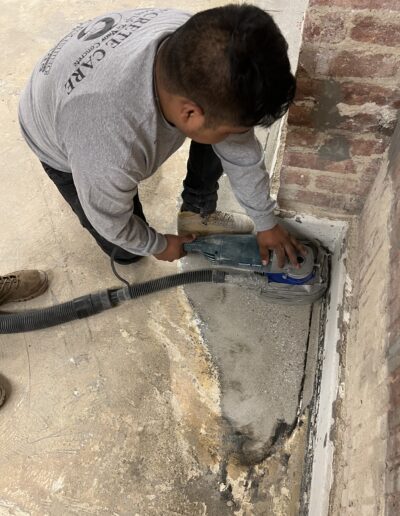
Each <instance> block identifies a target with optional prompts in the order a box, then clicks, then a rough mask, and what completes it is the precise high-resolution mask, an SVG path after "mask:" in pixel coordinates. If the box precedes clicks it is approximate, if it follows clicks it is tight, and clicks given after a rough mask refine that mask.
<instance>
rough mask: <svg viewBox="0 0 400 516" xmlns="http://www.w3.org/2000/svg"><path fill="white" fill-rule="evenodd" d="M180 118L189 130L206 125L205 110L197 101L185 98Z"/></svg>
mask: <svg viewBox="0 0 400 516" xmlns="http://www.w3.org/2000/svg"><path fill="white" fill-rule="evenodd" d="M179 118H180V121H181V123H182V124H183V125H184V126H185V127H187V128H188V129H189V130H191V131H193V130H197V129H199V128H201V127H203V125H204V121H205V118H204V111H203V109H202V108H201V107H200V106H198V105H197V104H196V103H195V102H193V101H191V100H187V99H183V100H182V102H181V106H180V111H179Z"/></svg>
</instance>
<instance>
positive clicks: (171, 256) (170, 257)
mask: <svg viewBox="0 0 400 516" xmlns="http://www.w3.org/2000/svg"><path fill="white" fill-rule="evenodd" d="M164 236H165V238H166V239H167V247H166V249H165V250H164V251H163V252H162V253H159V254H155V255H153V256H154V258H157V260H163V261H165V262H173V261H174V260H179V258H182V256H185V255H186V253H185V251H184V250H183V244H185V243H186V242H193V240H194V239H195V238H196V236H195V235H187V236H177V235H164Z"/></svg>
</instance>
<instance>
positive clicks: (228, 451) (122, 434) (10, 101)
mask: <svg viewBox="0 0 400 516" xmlns="http://www.w3.org/2000/svg"><path fill="white" fill-rule="evenodd" d="M262 3H263V2H259V4H262ZM264 3H266V2H264ZM153 4H154V3H153ZM156 4H157V5H161V6H166V5H167V2H157V3H156ZM220 4H222V2H175V3H174V5H176V6H177V7H182V6H184V7H185V8H186V9H188V10H189V9H191V8H193V6H195V8H197V9H200V8H206V7H210V6H213V5H220ZM268 4H270V6H272V3H271V2H268ZM275 4H277V2H275ZM298 4H299V5H300V4H301V2H300V1H299V2H298ZM303 4H304V2H303ZM134 5H135V6H138V7H140V6H143V5H149V4H148V3H147V4H146V3H145V2H134ZM132 6H133V4H132V2H130V3H128V2H114V1H111V0H110V1H108V2H107V1H101V2H83V0H72V1H70V2H68V5H66V4H65V2H62V1H61V0H57V1H53V2H50V1H49V0H48V1H46V0H30V1H28V0H24V1H23V2H15V1H11V0H6V1H5V2H3V9H2V11H1V13H0V24H1V26H2V27H3V28H4V30H3V31H2V33H1V34H0V42H1V46H2V54H1V56H0V60H1V70H2V78H1V81H0V94H1V103H0V119H1V123H2V131H1V134H2V143H1V158H0V159H1V172H0V174H1V184H2V188H1V189H0V220H1V222H2V244H1V247H0V263H1V271H0V273H7V272H11V271H12V270H17V269H21V268H40V269H44V270H47V271H49V273H50V275H51V286H50V289H49V291H48V292H47V293H46V294H45V295H43V296H42V297H40V298H38V299H35V300H32V301H31V302H29V303H24V304H23V305H25V306H21V305H18V306H13V305H8V306H7V309H9V310H13V309H21V308H25V307H30V308H33V307H40V306H46V305H50V304H54V303H57V302H61V301H64V300H68V299H71V298H73V297H77V296H79V295H82V294H85V293H88V292H91V291H94V290H98V289H102V288H104V287H108V286H113V285H116V284H118V280H116V279H115V277H114V276H113V274H112V271H111V268H110V265H109V260H108V258H107V257H106V256H105V255H103V254H102V252H101V250H100V249H99V248H98V247H97V245H96V244H95V243H94V241H92V240H91V238H90V236H89V235H88V234H86V232H85V230H84V229H82V228H81V227H80V225H79V223H78V222H77V220H76V219H75V217H74V215H73V214H72V212H71V211H70V208H69V207H68V206H67V205H65V203H64V201H63V200H62V199H61V198H60V196H59V194H58V192H57V191H56V189H55V187H54V186H53V185H52V184H51V182H50V181H49V180H48V178H47V177H45V174H44V173H43V172H42V170H41V167H40V164H39V163H38V161H37V159H36V158H35V157H34V156H33V155H32V154H31V152H30V151H29V149H28V148H27V146H26V145H25V143H24V142H23V140H22V137H21V136H20V134H19V129H18V127H17V122H16V120H17V103H18V95H19V92H20V91H21V89H22V87H23V85H24V84H25V82H26V80H27V78H28V76H29V74H30V71H31V69H32V67H33V65H34V64H35V62H36V61H37V59H38V58H39V57H40V56H41V55H42V54H43V53H44V52H45V51H46V50H48V48H50V47H51V45H52V44H54V42H55V41H57V40H58V39H59V38H60V37H62V36H63V35H64V33H66V32H68V30H69V29H70V28H71V26H73V25H74V24H75V22H76V21H78V20H83V19H85V18H90V17H92V16H94V15H96V14H99V13H101V12H107V11H110V10H117V9H118V8H121V7H132ZM296 6H297V3H296ZM293 9H294V15H296V16H297V19H298V20H299V19H300V18H301V16H300V8H299V9H298V10H296V9H295V8H293ZM186 156H187V146H185V147H183V148H182V149H181V150H180V151H179V152H178V153H176V155H175V156H174V157H173V158H172V159H171V160H170V161H169V162H168V163H166V164H165V165H164V166H163V167H162V169H161V170H160V172H159V174H157V175H156V176H155V177H153V178H152V179H151V180H150V181H147V182H146V183H144V184H143V187H142V188H141V198H142V199H143V203H144V208H145V211H146V216H148V218H149V220H150V222H151V223H152V224H153V225H154V226H155V227H157V228H158V229H159V230H160V231H164V232H174V231H175V213H176V209H177V206H178V198H179V192H180V184H181V181H182V179H183V176H184V170H185V160H186ZM221 193H222V199H221V206H225V207H232V206H234V201H233V200H232V196H231V194H230V192H229V190H228V188H222V191H221ZM160 199H163V202H162V203H160V202H159V200H160ZM176 270H177V264H176V263H173V264H169V263H164V262H158V261H156V260H154V259H152V258H146V259H144V260H143V261H141V262H140V263H138V264H135V265H131V266H128V267H125V268H121V267H120V272H121V273H122V274H123V275H124V276H125V277H127V278H128V279H129V281H131V282H134V281H142V280H144V279H148V278H155V277H159V276H163V275H166V274H170V273H174V272H176ZM309 315H310V314H309V309H308V308H305V307H297V308H288V307H286V308H284V309H282V308H277V307H276V306H269V305H267V304H266V303H265V301H264V300H260V299H258V297H257V296H255V295H254V294H253V293H249V292H243V291H240V292H239V291H237V292H235V291H234V290H230V291H227V290H224V287H222V288H221V287H218V286H217V287H216V286H210V287H207V286H202V287H201V288H200V287H199V288H193V287H191V288H190V289H186V290H184V289H182V288H180V289H176V290H171V291H168V292H163V293H160V294H157V295H153V296H149V297H147V298H143V299H141V300H140V301H138V302H136V303H135V302H131V303H130V304H126V305H125V306H121V307H119V308H117V309H115V310H114V311H110V312H108V313H104V314H102V315H100V316H95V317H92V318H90V319H87V320H82V321H79V322H74V323H71V324H68V325H63V326H59V327H56V328H53V329H49V330H43V331H40V332H35V333H28V334H21V335H14V336H1V337H0V371H1V373H2V374H3V375H4V376H5V377H6V378H7V381H8V391H9V399H8V401H7V403H6V405H5V406H4V408H2V410H1V412H0V429H1V430H0V432H1V435H2V439H1V440H0V514H1V515H21V516H22V515H28V514H29V515H40V516H43V515H47V514H48V515H52V516H53V515H57V516H58V515H70V514H71V515H72V514H74V515H76V514H79V515H82V514H96V515H110V514H114V515H141V516H147V515H153V514H154V515H161V514H162V515H170V514H171V515H172V514H185V515H186V514H187V515H190V516H192V515H203V514H207V515H218V516H219V515H224V514H231V513H235V514H248V515H250V514H260V515H261V514H285V515H287V514H296V510H297V505H296V504H297V501H298V497H299V492H300V479H301V465H302V461H303V452H304V446H305V438H306V436H305V433H306V432H305V428H306V425H305V424H303V425H301V424H300V425H298V426H297V427H296V429H295V431H294V432H293V433H292V434H291V437H290V438H284V439H283V440H280V441H279V442H278V444H279V446H276V447H275V448H273V449H271V448H270V445H271V444H272V442H273V439H272V440H271V436H274V435H275V433H276V429H277V425H278V426H279V424H280V423H281V426H280V428H281V429H282V428H286V427H285V426H283V427H282V425H285V424H286V425H287V426H288V427H290V426H291V425H293V423H294V422H295V421H296V416H297V408H298V400H299V392H300V388H301V384H302V379H303V371H304V366H305V354H306V346H307V343H308V334H309V319H310V317H309ZM310 356H311V357H312V356H313V354H309V358H310ZM308 367H309V370H310V377H311V378H312V371H313V366H312V364H311V365H308ZM283 437H285V433H283ZM256 463H257V464H256Z"/></svg>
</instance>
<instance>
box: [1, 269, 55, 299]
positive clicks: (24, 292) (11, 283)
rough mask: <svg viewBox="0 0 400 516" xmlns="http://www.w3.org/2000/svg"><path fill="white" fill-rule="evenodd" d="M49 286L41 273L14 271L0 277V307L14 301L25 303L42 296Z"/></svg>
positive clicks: (46, 278)
mask: <svg viewBox="0 0 400 516" xmlns="http://www.w3.org/2000/svg"><path fill="white" fill-rule="evenodd" d="M48 285H49V279H48V277H47V274H46V273H45V272H43V271H37V270H26V271H16V272H12V273H11V274H7V275H6V276H0V305H1V304H4V303H13V302H15V301H27V300H28V299H32V298H34V297H36V296H40V294H43V292H45V290H46V289H47V287H48Z"/></svg>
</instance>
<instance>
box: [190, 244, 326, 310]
mask: <svg viewBox="0 0 400 516" xmlns="http://www.w3.org/2000/svg"><path fill="white" fill-rule="evenodd" d="M301 243H302V244H303V245H304V247H305V248H306V250H307V254H306V256H305V257H304V256H298V257H297V261H298V264H299V268H296V267H294V266H293V265H292V264H291V263H290V262H289V261H288V260H287V261H286V262H285V264H284V266H283V267H279V265H278V259H277V255H276V253H274V252H272V251H270V257H269V262H268V265H266V266H264V265H263V264H262V262H261V257H260V253H259V248H258V244H257V240H256V237H255V236H254V235H211V236H205V237H198V238H197V239H196V240H194V241H193V242H190V243H187V244H185V245H184V249H185V250H186V251H187V252H188V253H199V254H201V255H202V256H204V257H205V258H206V259H207V260H208V262H209V263H210V264H211V265H212V267H214V268H218V269H221V270H225V271H226V272H227V277H226V278H225V283H233V284H236V285H239V286H242V287H246V288H251V289H257V290H259V291H260V294H262V295H264V296H266V297H268V298H269V299H270V300H271V301H272V302H277V303H286V304H308V303H313V302H314V301H316V300H317V299H319V298H320V297H322V296H323V295H324V293H325V292H326V290H327V288H328V283H329V256H330V255H329V253H328V252H327V251H326V250H325V249H323V248H322V247H321V246H320V245H319V243H318V242H316V241H314V242H312V241H302V242H301Z"/></svg>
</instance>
